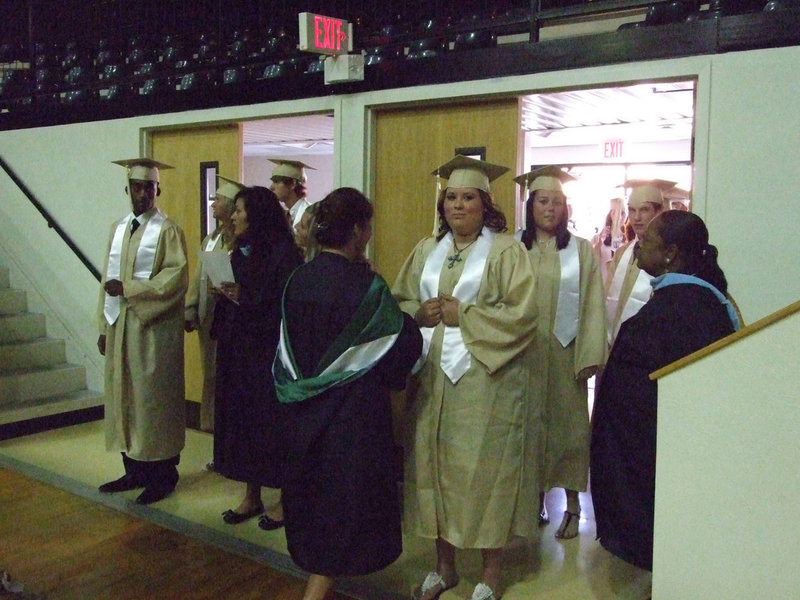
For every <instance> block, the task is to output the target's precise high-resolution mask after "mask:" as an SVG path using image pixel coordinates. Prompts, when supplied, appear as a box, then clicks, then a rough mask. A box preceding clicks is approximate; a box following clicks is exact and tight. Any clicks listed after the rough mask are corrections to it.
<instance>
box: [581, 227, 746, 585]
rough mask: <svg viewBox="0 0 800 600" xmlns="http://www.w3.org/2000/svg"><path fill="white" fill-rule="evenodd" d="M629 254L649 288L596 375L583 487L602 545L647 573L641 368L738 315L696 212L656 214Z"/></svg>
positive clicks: (651, 465)
mask: <svg viewBox="0 0 800 600" xmlns="http://www.w3.org/2000/svg"><path fill="white" fill-rule="evenodd" d="M636 253H637V254H636V257H637V261H638V264H639V267H640V268H641V269H643V270H644V271H646V272H647V273H648V274H650V275H652V276H653V277H654V278H655V279H654V280H653V281H652V283H651V285H652V286H653V290H654V292H653V296H652V298H651V299H650V300H649V301H648V302H647V304H645V305H644V307H642V309H641V310H640V311H639V313H638V314H637V315H635V316H634V317H631V318H630V319H628V320H627V321H626V322H625V323H624V324H623V325H622V327H621V328H620V331H619V335H618V337H617V338H616V340H615V341H614V346H613V348H612V350H611V356H610V357H609V359H608V363H607V364H606V368H605V370H604V371H603V374H602V377H601V380H600V385H599V388H598V391H597V397H596V400H595V404H594V412H593V415H592V426H593V431H592V445H591V490H592V502H593V503H594V510H595V517H596V520H597V537H598V538H599V540H600V544H601V545H602V546H603V547H604V548H606V549H607V550H608V551H610V552H611V553H612V554H615V555H616V556H618V557H620V558H622V559H623V560H626V561H627V562H630V563H632V564H634V565H636V566H638V567H641V568H643V569H648V570H651V569H652V564H653V514H654V510H653V505H654V501H655V468H656V416H657V412H658V411H657V408H658V405H657V392H658V390H657V386H656V382H655V381H651V380H650V378H649V374H650V373H652V372H653V371H656V370H658V369H660V368H661V367H664V366H666V365H668V364H670V363H671V362H674V361H676V360H678V359H679V358H681V357H683V356H686V355H687V354H691V353H692V352H694V351H696V350H699V349H700V348H702V347H704V346H707V345H709V344H711V343H712V342H714V341H716V340H718V339H720V338H722V337H724V336H726V335H728V334H730V333H733V331H734V330H736V329H738V328H739V321H738V318H737V316H736V312H735V310H734V308H733V307H732V306H731V304H730V302H729V301H728V299H727V297H726V293H727V281H726V280H725V275H724V274H723V272H722V270H721V269H720V268H719V265H718V264H717V249H716V248H715V247H714V246H712V245H710V244H709V243H708V230H707V229H706V226H705V224H704V223H703V221H702V219H700V217H698V216H697V215H694V214H692V213H688V212H681V211H667V212H664V213H662V214H660V215H658V216H657V217H656V218H655V219H653V221H652V222H651V223H650V225H649V226H648V228H647V230H646V231H645V234H644V236H643V237H642V240H641V241H640V242H639V247H638V248H637V250H636ZM697 400H700V401H701V400H702V399H701V397H700V390H698V398H697Z"/></svg>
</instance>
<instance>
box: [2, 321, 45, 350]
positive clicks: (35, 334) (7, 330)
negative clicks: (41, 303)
mask: <svg viewBox="0 0 800 600" xmlns="http://www.w3.org/2000/svg"><path fill="white" fill-rule="evenodd" d="M46 335H47V334H46V332H45V319H44V315H40V314H35V313H23V314H16V315H0V344H11V343H14V342H25V341H30V340H35V339H37V338H43V337H45V336H46Z"/></svg>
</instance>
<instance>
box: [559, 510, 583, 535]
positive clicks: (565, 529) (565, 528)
mask: <svg viewBox="0 0 800 600" xmlns="http://www.w3.org/2000/svg"><path fill="white" fill-rule="evenodd" d="M580 518H581V513H580V512H576V513H574V512H569V511H568V510H565V511H564V518H563V519H562V520H561V525H559V526H558V530H557V531H556V534H555V536H556V538H557V539H559V540H571V539H572V538H574V537H578V533H579V530H578V523H579V522H580ZM573 523H574V524H575V525H574V527H573Z"/></svg>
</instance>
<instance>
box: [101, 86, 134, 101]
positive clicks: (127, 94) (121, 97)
mask: <svg viewBox="0 0 800 600" xmlns="http://www.w3.org/2000/svg"><path fill="white" fill-rule="evenodd" d="M136 93H137V94H138V93H139V92H138V88H137V90H136ZM133 95H134V94H133V88H132V87H131V85H130V84H128V83H112V84H110V85H108V86H107V87H104V88H102V89H100V90H98V93H97V97H98V98H99V99H100V100H101V101H102V102H109V103H115V102H124V101H125V100H127V99H128V98H131V97H132V96H133Z"/></svg>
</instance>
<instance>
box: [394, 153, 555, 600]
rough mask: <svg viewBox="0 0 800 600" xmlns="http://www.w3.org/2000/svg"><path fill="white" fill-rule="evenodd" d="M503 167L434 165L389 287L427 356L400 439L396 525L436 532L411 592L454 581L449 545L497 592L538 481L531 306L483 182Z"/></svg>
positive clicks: (424, 599)
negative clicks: (441, 185)
mask: <svg viewBox="0 0 800 600" xmlns="http://www.w3.org/2000/svg"><path fill="white" fill-rule="evenodd" d="M505 171H507V169H506V168H505V167H498V166H497V165H492V164H490V163H486V162H483V161H478V160H474V159H470V158H466V157H463V156H457V157H456V158H455V159H453V160H452V161H450V162H449V163H447V164H446V165H443V166H442V167H440V168H439V169H438V170H437V171H436V172H435V173H438V174H439V175H440V176H442V177H446V178H448V187H447V188H446V189H445V190H444V191H443V192H442V193H441V195H440V196H439V200H438V204H437V210H438V214H439V218H440V226H439V235H438V236H436V237H435V238H434V237H431V238H428V239H424V240H422V241H421V242H420V243H419V244H417V246H416V248H415V249H414V251H413V252H412V254H411V255H410V256H409V257H408V259H407V260H406V262H405V264H404V265H403V267H402V269H401V271H400V274H399V275H398V277H397V280H396V282H395V285H394V288H393V290H392V292H393V294H394V295H395V297H396V298H397V300H398V302H399V303H400V307H401V308H402V309H403V310H404V311H405V312H407V313H409V314H411V315H413V316H414V318H415V320H416V321H417V323H418V324H419V325H420V327H421V329H422V332H423V339H424V340H425V348H426V349H427V355H425V350H423V357H424V362H422V366H421V368H420V370H419V372H418V373H417V383H418V394H417V397H416V398H415V399H413V400H412V407H413V408H412V412H413V414H412V415H411V420H412V422H411V424H410V427H409V431H408V437H409V439H408V440H407V442H406V446H407V459H406V478H405V505H404V506H405V526H406V528H407V531H409V532H414V533H416V534H417V535H420V536H422V537H425V538H430V539H434V540H435V542H436V551H437V564H436V569H435V571H432V572H430V573H429V574H428V575H427V576H426V577H425V579H424V581H423V582H422V584H421V585H420V586H419V587H417V589H416V590H415V592H414V598H417V599H421V600H431V599H432V598H438V597H439V596H440V595H441V594H442V593H443V592H444V591H445V590H447V589H449V588H452V587H454V586H455V585H456V584H457V583H458V574H457V571H456V560H455V551H456V548H478V549H480V550H481V551H482V555H483V572H482V576H481V581H480V582H479V583H478V584H477V585H476V586H475V589H474V591H473V595H472V598H473V599H476V600H477V599H481V600H488V599H491V598H496V597H499V595H497V593H496V591H497V589H498V586H499V584H500V559H501V556H502V549H503V547H504V546H505V545H506V543H507V542H508V541H509V539H510V538H511V536H514V535H520V536H528V535H530V534H531V532H532V530H533V528H534V525H533V521H534V519H533V517H532V511H530V510H526V508H527V507H529V506H531V505H532V503H533V502H535V498H536V494H537V492H538V481H537V473H536V461H535V455H536V451H537V449H538V439H537V438H538V436H537V435H536V432H535V428H536V424H537V423H538V422H539V418H540V415H539V411H538V406H537V405H536V403H535V402H532V401H531V398H530V396H529V394H528V393H527V384H528V380H529V377H530V376H529V365H530V356H529V352H528V351H529V349H530V347H531V346H530V344H531V341H532V340H533V335H534V328H535V319H536V309H535V297H534V279H533V271H532V269H531V266H530V261H529V260H528V258H527V256H526V254H525V249H524V248H523V246H522V245H521V244H519V243H518V242H517V241H516V240H514V238H513V237H512V236H510V235H506V234H503V233H501V232H503V231H505V229H506V221H505V217H504V216H503V214H502V212H500V211H499V210H498V209H497V207H496V206H495V205H494V204H493V202H492V198H491V195H490V194H489V181H490V180H493V179H495V178H496V177H498V176H499V175H501V174H502V173H504V172H505Z"/></svg>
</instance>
